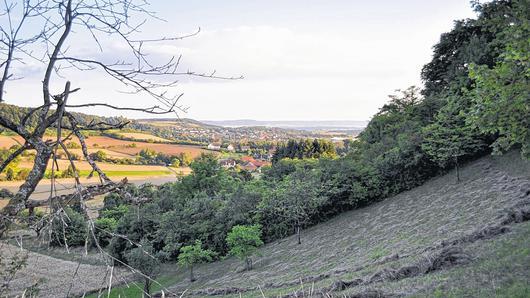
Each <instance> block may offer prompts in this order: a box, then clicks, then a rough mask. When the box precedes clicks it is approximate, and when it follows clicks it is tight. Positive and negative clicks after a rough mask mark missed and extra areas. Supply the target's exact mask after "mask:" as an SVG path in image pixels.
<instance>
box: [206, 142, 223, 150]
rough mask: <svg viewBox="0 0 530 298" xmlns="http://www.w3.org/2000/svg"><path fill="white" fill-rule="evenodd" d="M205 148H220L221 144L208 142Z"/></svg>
mask: <svg viewBox="0 0 530 298" xmlns="http://www.w3.org/2000/svg"><path fill="white" fill-rule="evenodd" d="M207 148H208V149H210V150H221V145H220V144H214V143H210V144H208V147H207Z"/></svg>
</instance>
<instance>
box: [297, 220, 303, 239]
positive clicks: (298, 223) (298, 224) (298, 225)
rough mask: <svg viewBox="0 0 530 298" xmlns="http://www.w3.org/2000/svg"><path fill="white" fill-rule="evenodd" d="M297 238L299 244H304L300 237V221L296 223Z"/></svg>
mask: <svg viewBox="0 0 530 298" xmlns="http://www.w3.org/2000/svg"><path fill="white" fill-rule="evenodd" d="M296 236H297V238H298V244H302V239H301V237H300V221H299V220H298V221H296Z"/></svg>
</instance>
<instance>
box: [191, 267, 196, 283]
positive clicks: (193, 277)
mask: <svg viewBox="0 0 530 298" xmlns="http://www.w3.org/2000/svg"><path fill="white" fill-rule="evenodd" d="M194 281H195V276H194V275H193V264H191V265H190V282H194Z"/></svg>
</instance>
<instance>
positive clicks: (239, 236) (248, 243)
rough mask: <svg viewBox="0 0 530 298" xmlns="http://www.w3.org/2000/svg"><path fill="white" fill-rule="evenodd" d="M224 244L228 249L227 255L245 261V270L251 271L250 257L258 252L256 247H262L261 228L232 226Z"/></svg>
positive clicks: (257, 226)
mask: <svg viewBox="0 0 530 298" xmlns="http://www.w3.org/2000/svg"><path fill="white" fill-rule="evenodd" d="M226 243H227V244H228V247H229V249H230V251H229V254H230V255H232V256H236V257H238V258H239V259H240V260H242V261H245V268H246V270H251V269H252V256H253V255H254V254H256V252H257V251H258V247H260V246H262V245H263V241H262V240H261V227H260V226H259V225H252V226H241V225H238V226H234V227H233V228H232V230H231V231H230V233H228V235H227V236H226Z"/></svg>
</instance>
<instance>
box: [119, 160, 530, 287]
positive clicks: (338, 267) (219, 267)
mask: <svg viewBox="0 0 530 298" xmlns="http://www.w3.org/2000/svg"><path fill="white" fill-rule="evenodd" d="M462 179H463V182H462V183H460V184H457V183H455V177H454V174H453V173H449V174H447V175H445V176H441V177H438V178H435V179H432V180H431V181H429V182H427V183H426V184H425V185H423V186H420V187H418V188H416V189H413V190H411V191H408V192H405V193H402V194H400V195H397V196H395V197H392V198H389V199H387V200H385V201H382V202H379V203H376V204H373V205H371V206H369V207H367V208H363V209H359V210H355V211H351V212H347V213H344V214H342V215H340V216H338V217H336V218H334V219H332V220H330V221H328V222H326V223H323V224H321V225H318V226H315V227H312V228H310V229H307V230H304V231H303V240H302V241H303V243H302V245H297V244H296V241H295V239H294V238H293V237H290V238H286V239H282V240H280V241H277V242H274V243H271V244H268V245H266V246H265V247H263V248H262V249H261V250H260V252H261V257H258V258H257V259H256V261H255V269H254V270H252V271H250V272H242V264H241V263H240V262H238V260H236V259H233V258H229V259H227V260H224V261H221V262H216V263H213V264H206V265H202V266H199V268H196V273H197V277H198V281H196V282H194V283H193V284H190V283H189V282H188V281H187V279H186V278H187V275H186V273H187V272H185V271H183V270H176V271H175V273H174V274H171V275H166V276H163V277H161V281H163V283H164V284H170V283H174V286H172V287H171V290H172V291H174V292H180V291H183V290H185V289H188V292H187V293H188V295H186V296H189V293H193V292H194V290H198V289H206V288H213V289H222V288H227V287H237V288H253V287H257V286H259V287H260V288H261V289H262V290H263V292H264V294H265V296H267V297H274V296H277V295H285V294H288V293H292V292H293V291H296V290H299V289H300V288H301V287H304V288H305V289H308V288H310V287H314V288H322V287H325V286H329V285H330V284H332V283H333V282H334V281H336V280H339V279H341V280H349V279H353V278H366V277H370V276H371V275H373V273H375V272H376V271H378V270H381V269H383V268H388V267H395V268H397V267H400V266H403V265H407V264H411V263H413V262H414V261H416V260H418V259H419V258H420V257H421V256H423V255H424V254H425V253H423V252H422V250H423V249H424V248H426V247H428V246H432V245H433V244H436V243H439V242H440V241H441V240H444V239H455V238H457V237H459V236H462V235H464V234H467V233H470V232H472V231H474V230H476V229H477V228H481V227H484V226H486V225H488V224H492V223H495V222H497V221H498V216H499V214H500V213H502V212H503V210H504V209H505V208H506V207H508V206H511V205H513V204H515V203H517V202H521V201H524V200H529V199H530V198H528V196H524V195H522V194H523V193H524V191H525V190H527V189H528V190H530V163H528V162H523V161H521V160H520V159H519V157H518V155H517V153H515V152H512V153H510V154H507V155H506V156H502V157H486V158H483V159H481V160H478V161H475V162H473V163H471V164H469V165H468V166H466V167H465V168H464V169H463V171H462ZM528 247H530V223H529V222H525V223H521V224H514V225H513V226H512V231H511V232H509V233H507V234H504V235H500V236H496V237H494V238H492V239H489V240H479V241H476V242H473V243H470V244H466V245H463V249H464V251H465V252H466V253H469V255H471V257H472V258H473V260H472V262H471V263H469V264H466V265H461V266H455V267H451V268H449V269H446V270H441V271H435V272H433V273H430V274H427V275H422V276H419V277H413V278H406V279H402V280H400V281H394V282H382V283H375V284H372V285H370V286H366V287H360V286H358V287H353V288H349V289H347V290H346V291H344V292H342V293H341V292H335V293H334V294H337V296H338V297H342V295H341V294H352V293H358V292H362V291H364V290H366V289H380V290H383V291H384V292H385V293H395V294H404V295H417V296H420V297H423V296H429V297H430V296H433V295H438V296H440V297H446V296H451V295H453V296H456V297H459V296H462V295H464V296H465V295H469V296H495V295H499V296H502V295H505V296H517V294H520V295H521V296H520V297H527V296H528V291H530V285H529V284H528V281H527V280H529V277H530V266H527V265H528V264H530V249H529V248H528ZM392 254H398V255H399V256H401V257H400V258H399V259H397V260H391V261H385V262H383V263H382V262H381V260H382V259H384V257H386V256H390V255H392ZM381 263H382V264H381ZM323 273H330V276H329V277H327V278H324V279H322V280H318V281H316V282H315V283H305V284H304V283H302V284H299V285H296V286H281V285H280V284H281V283H284V282H290V281H296V280H299V279H300V278H304V277H308V276H316V275H319V274H323ZM119 291H120V290H119V289H116V292H115V293H116V294H117V293H118V292H119ZM525 295H526V296H525ZM197 296H200V295H197ZM242 296H243V297H258V296H261V292H260V291H259V290H254V291H247V292H245V293H243V294H242ZM234 297H239V294H238V295H234Z"/></svg>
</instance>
